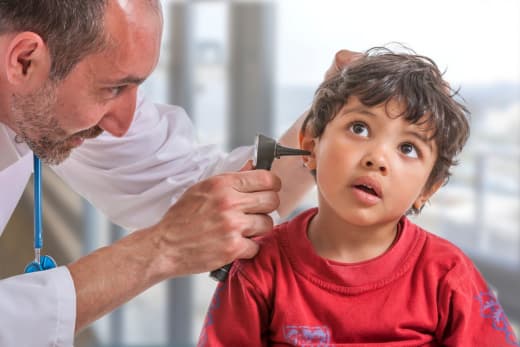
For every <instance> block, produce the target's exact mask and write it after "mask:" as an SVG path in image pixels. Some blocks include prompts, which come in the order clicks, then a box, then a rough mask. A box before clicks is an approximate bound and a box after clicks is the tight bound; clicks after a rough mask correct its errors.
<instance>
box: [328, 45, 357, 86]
mask: <svg viewBox="0 0 520 347" xmlns="http://www.w3.org/2000/svg"><path fill="white" fill-rule="evenodd" d="M362 55H363V53H360V52H354V51H349V50H347V49H342V50H339V51H338V52H336V54H335V55H334V59H333V61H332V64H331V65H330V67H329V68H328V70H327V72H325V80H327V79H329V78H331V77H333V76H335V75H337V74H338V73H339V72H340V71H341V70H342V69H343V68H345V67H346V66H348V65H349V64H350V63H351V62H353V61H354V60H356V59H357V58H359V57H361V56H362Z"/></svg>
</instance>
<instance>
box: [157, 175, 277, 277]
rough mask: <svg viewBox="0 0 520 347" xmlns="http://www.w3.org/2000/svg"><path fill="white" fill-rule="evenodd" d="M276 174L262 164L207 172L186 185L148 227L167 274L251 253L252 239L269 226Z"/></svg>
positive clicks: (215, 264)
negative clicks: (250, 168)
mask: <svg viewBox="0 0 520 347" xmlns="http://www.w3.org/2000/svg"><path fill="white" fill-rule="evenodd" d="M280 185H281V183H280V179H279V178H278V177H277V176H276V175H274V174H273V173H272V172H269V171H266V170H254V171H241V172H234V173H226V174H222V175H218V176H214V177H211V178H209V179H207V180H205V181H202V182H199V183H198V184H196V185H194V186H192V187H191V188H189V189H188V190H187V191H186V192H185V193H184V194H183V196H182V197H181V198H180V199H179V200H178V201H177V203H176V204H175V205H173V206H172V207H171V208H170V210H169V211H168V212H167V213H166V214H165V216H164V217H163V219H162V220H161V222H159V223H158V224H157V225H156V226H154V227H153V228H152V230H150V231H151V232H153V233H155V234H156V237H157V245H158V247H159V249H158V253H157V254H158V255H160V257H161V259H162V260H161V261H160V262H159V264H160V268H161V269H162V271H164V273H165V275H166V277H172V276H182V275H186V274H193V273H200V272H206V271H210V270H214V269H217V268H219V267H221V266H223V265H225V264H228V263H230V262H232V261H233V260H235V259H237V258H251V257H253V256H254V255H255V254H256V253H257V252H258V245H257V244H256V242H254V241H253V240H251V239H250V237H252V236H257V235H261V234H264V233H266V232H268V231H270V230H271V229H272V227H273V221H272V219H271V217H270V216H268V213H270V212H272V211H274V210H275V209H276V208H278V205H279V203H280V200H279V197H278V191H279V190H280Z"/></svg>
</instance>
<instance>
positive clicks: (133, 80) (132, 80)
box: [109, 75, 146, 85]
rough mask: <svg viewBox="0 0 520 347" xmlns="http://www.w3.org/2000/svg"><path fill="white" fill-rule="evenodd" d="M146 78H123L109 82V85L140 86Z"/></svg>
mask: <svg viewBox="0 0 520 347" xmlns="http://www.w3.org/2000/svg"><path fill="white" fill-rule="evenodd" d="M145 79H146V78H141V77H137V76H131V75H130V76H125V77H123V78H121V79H117V80H113V81H110V82H109V84H113V85H124V84H135V85H140V84H142V83H143V82H144V81H145Z"/></svg>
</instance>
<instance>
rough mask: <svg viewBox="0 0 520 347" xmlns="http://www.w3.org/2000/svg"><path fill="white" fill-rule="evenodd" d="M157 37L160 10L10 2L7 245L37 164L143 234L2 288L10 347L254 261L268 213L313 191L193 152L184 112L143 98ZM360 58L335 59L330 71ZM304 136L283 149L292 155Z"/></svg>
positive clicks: (3, 162)
mask: <svg viewBox="0 0 520 347" xmlns="http://www.w3.org/2000/svg"><path fill="white" fill-rule="evenodd" d="M161 32H162V14H161V9H160V4H159V2H158V0H146V1H145V0H88V1H85V0H24V1H20V0H3V1H0V58H1V62H0V234H1V232H2V231H3V229H4V227H5V225H6V224H7V221H8V219H9V217H10V215H11V213H12V211H13V210H14V208H15V206H16V204H17V203H18V200H19V198H20V196H21V194H22V191H23V190H24V187H25V186H26V184H27V181H28V179H29V176H30V175H31V173H32V166H31V164H32V153H35V154H36V155H38V156H39V157H40V158H41V159H42V160H43V161H44V162H45V163H47V164H50V165H53V168H54V169H55V170H56V172H58V174H59V175H60V176H62V177H63V178H64V179H65V180H66V181H67V182H68V183H69V184H70V185H71V186H72V187H73V188H74V189H75V190H77V191H78V192H79V193H81V194H82V195H83V196H84V197H86V198H87V199H88V200H90V201H91V202H92V203H94V205H96V206H97V207H98V208H100V209H102V210H103V211H104V212H105V213H106V214H107V215H108V216H109V217H110V219H111V220H112V221H114V222H116V223H118V224H120V225H123V226H125V227H128V228H131V229H136V231H135V232H133V233H131V234H129V235H128V236H126V237H124V238H122V239H121V240H119V241H117V242H115V243H114V244H112V245H110V246H109V247H104V248H101V249H98V250H96V251H95V252H93V253H91V254H89V255H87V256H85V257H83V258H81V259H79V260H77V261H75V262H73V263H72V264H69V265H67V266H61V267H58V268H56V269H53V270H47V271H43V272H37V273H31V274H25V275H20V276H16V277H12V278H7V279H3V280H0V346H25V347H33V346H55V347H62V346H72V343H73V339H74V334H75V332H78V331H80V330H81V329H83V328H84V327H85V326H87V325H88V324H90V323H91V322H93V321H94V320H96V319H98V318H99V317H101V316H103V315H104V314H106V313H108V312H109V311H111V310H113V309H114V308H116V307H118V306H119V305H121V304H123V303H125V302H126V301H128V300H129V299H131V298H132V297H134V296H135V295H137V294H139V293H141V292H142V291H144V290H145V289H147V288H149V287H150V286H152V285H154V284H156V283H158V282H160V281H162V280H165V279H168V278H174V277H177V276H182V275H187V274H193V273H200V272H204V271H210V270H212V269H216V268H218V267H220V266H222V265H224V264H226V263H229V262H231V261H232V260H234V259H237V258H249V257H252V256H254V255H255V254H256V252H257V251H258V245H257V244H256V243H255V242H253V241H252V240H250V239H249V238H250V237H251V236H255V235H260V234H262V233H264V232H266V231H268V230H270V229H271V227H272V224H273V222H272V219H271V218H270V217H269V215H268V214H269V213H270V212H272V211H274V210H278V212H279V213H280V214H281V215H285V214H287V213H288V212H290V210H291V209H292V207H294V205H295V203H296V202H297V201H298V200H299V199H300V198H301V196H302V195H303V194H304V193H305V191H306V190H307V188H309V187H310V186H311V184H312V182H311V178H309V177H308V175H307V174H306V172H305V170H303V169H301V164H300V161H299V160H298V159H289V158H288V159H287V160H284V161H279V162H276V163H275V165H274V166H273V171H272V172H268V171H264V170H258V171H241V172H236V171H237V170H238V169H240V168H241V167H242V166H243V165H244V163H245V162H246V161H247V159H249V157H250V154H251V149H250V148H242V149H237V150H235V151H233V152H231V153H230V154H227V155H225V154H222V153H219V152H218V151H216V150H215V149H214V148H213V147H209V146H200V145H197V144H196V143H195V140H194V136H193V133H192V126H191V123H190V121H189V119H188V118H187V116H186V114H185V113H184V111H183V110H182V109H180V108H178V107H175V106H164V105H155V104H153V103H150V102H149V101H147V100H146V99H145V98H144V97H142V96H141V95H138V93H137V90H138V86H139V84H140V83H142V82H143V81H144V80H145V79H146V77H147V76H148V75H149V74H150V73H151V72H152V70H153V69H154V67H155V66H156V64H157V60H158V57H159V47H160V41H161ZM352 56H353V55H352V53H351V52H348V51H342V52H340V53H338V54H337V55H336V59H335V64H333V67H331V69H330V70H329V73H332V72H333V71H335V68H334V67H335V66H336V64H339V65H343V64H347V63H348V61H350V59H351V58H352ZM297 130H298V122H296V123H295V125H294V126H293V127H292V128H291V129H289V130H288V132H287V133H286V134H285V135H284V136H283V137H282V138H281V139H280V141H281V142H282V143H283V144H284V145H287V146H296V145H297ZM80 145H81V147H80ZM73 150H74V151H73ZM65 159H67V160H65ZM58 164H59V165H58ZM278 177H281V179H280V178H278ZM284 178H287V180H285V179H284ZM29 331H30V333H28V332H29Z"/></svg>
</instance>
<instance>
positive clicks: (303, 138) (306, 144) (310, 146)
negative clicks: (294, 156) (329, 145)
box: [298, 131, 316, 170]
mask: <svg viewBox="0 0 520 347" xmlns="http://www.w3.org/2000/svg"><path fill="white" fill-rule="evenodd" d="M298 140H299V142H300V148H301V149H304V150H306V151H309V152H311V154H309V155H304V156H302V160H303V165H304V166H305V167H307V168H309V169H311V170H315V169H316V156H315V155H314V147H315V146H316V138H314V137H312V136H310V135H308V131H305V133H303V132H301V131H300V132H299V133H298Z"/></svg>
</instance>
